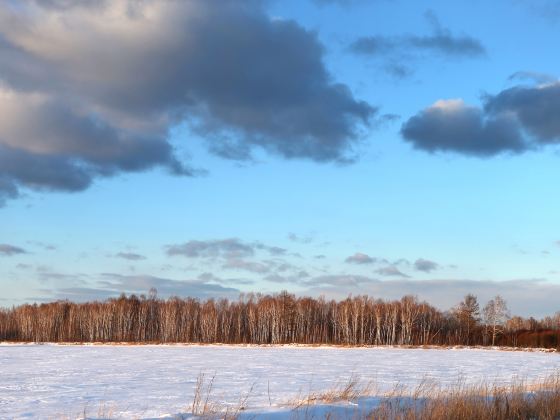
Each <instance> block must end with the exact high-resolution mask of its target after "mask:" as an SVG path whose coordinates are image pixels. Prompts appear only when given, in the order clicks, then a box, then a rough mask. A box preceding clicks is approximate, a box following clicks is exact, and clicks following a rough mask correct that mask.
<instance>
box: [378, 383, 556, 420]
mask: <svg viewBox="0 0 560 420" xmlns="http://www.w3.org/2000/svg"><path fill="white" fill-rule="evenodd" d="M368 418H371V419H395V420H432V419H433V420H444V419H445V420H447V419H456V420H486V419H488V420H517V419H518V420H525V419H542V420H549V419H550V420H553V419H559V418H560V377H558V376H555V377H551V378H549V379H547V380H546V381H544V382H542V383H539V384H525V383H523V382H516V383H514V384H512V385H509V386H507V387H503V386H489V385H480V386H476V387H459V388H456V389H451V390H449V389H447V390H441V389H438V390H435V389H431V390H428V391H427V392H423V391H422V390H421V391H420V392H418V393H417V394H416V395H413V396H412V397H411V398H410V399H406V398H405V399H401V400H400V401H399V400H398V399H394V398H393V399H388V400H384V401H382V402H381V404H380V405H379V406H378V407H377V408H376V409H374V410H373V411H372V412H371V413H369V414H368Z"/></svg>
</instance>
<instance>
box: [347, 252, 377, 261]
mask: <svg viewBox="0 0 560 420" xmlns="http://www.w3.org/2000/svg"><path fill="white" fill-rule="evenodd" d="M377 261H378V260H377V258H374V257H370V256H369V255H367V254H363V253H361V252H356V253H355V254H354V255H351V256H349V257H348V258H346V260H345V262H347V263H349V264H374V263H376V262H377Z"/></svg>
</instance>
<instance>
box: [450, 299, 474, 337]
mask: <svg viewBox="0 0 560 420" xmlns="http://www.w3.org/2000/svg"><path fill="white" fill-rule="evenodd" d="M454 312H455V316H456V317H457V319H458V321H459V326H460V329H461V330H460V331H459V335H460V339H462V340H464V341H465V342H466V344H467V345H470V344H471V342H472V335H473V332H474V331H475V329H476V327H477V326H478V322H479V321H480V306H479V304H478V300H477V298H476V296H475V295H472V294H470V293H469V294H468V295H466V296H465V298H464V299H463V301H462V302H460V303H459V305H457V307H456V308H455V310H454Z"/></svg>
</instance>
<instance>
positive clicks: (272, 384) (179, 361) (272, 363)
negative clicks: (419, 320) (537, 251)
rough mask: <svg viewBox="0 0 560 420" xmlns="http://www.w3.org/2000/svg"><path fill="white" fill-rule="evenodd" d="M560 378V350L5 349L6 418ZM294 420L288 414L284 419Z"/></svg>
mask: <svg viewBox="0 0 560 420" xmlns="http://www.w3.org/2000/svg"><path fill="white" fill-rule="evenodd" d="M558 372H560V354H558V353H538V352H534V353H533V352H506V351H497V350H472V349H463V350H436V349H433V350H425V349H398V348H332V347H316V348H313V347H295V346H285V347H240V346H239V347H236V346H180V345H178V346H151V345H146V346H96V345H91V346H57V345H12V344H10V345H0V375H1V376H0V418H1V419H13V418H33V419H37V418H41V419H43V418H53V419H54V418H68V419H75V418H80V417H83V416H84V412H85V413H86V415H87V417H91V418H95V417H104V418H127V419H128V418H141V419H146V418H152V419H153V418H161V417H165V416H168V417H172V416H174V415H177V414H179V413H188V412H189V411H190V407H191V404H192V400H193V394H194V388H195V384H196V380H197V377H199V375H200V374H201V373H203V374H205V377H206V379H209V378H211V377H213V376H215V379H214V383H213V389H212V393H211V400H212V402H214V403H217V404H219V405H220V406H222V407H226V406H231V407H237V406H239V404H240V400H243V399H244V398H245V397H247V396H248V400H247V406H248V412H250V413H252V414H251V416H252V415H253V414H254V413H261V414H262V413H266V417H267V418H272V417H287V416H285V414H286V410H284V411H283V410H282V406H283V405H284V406H285V404H286V403H288V402H293V401H294V400H296V399H298V397H299V398H303V397H305V396H307V395H308V394H310V393H313V392H319V391H321V390H328V389H331V388H334V387H337V386H340V385H341V384H344V383H345V382H347V381H348V380H349V378H350V377H352V376H354V377H358V378H359V379H360V380H362V381H364V382H367V381H370V380H371V381H373V382H374V383H375V384H376V389H378V391H379V393H380V394H382V393H383V392H387V391H391V390H393V389H394V387H395V386H396V385H398V384H400V385H403V386H410V387H414V386H415V385H416V384H418V383H419V382H421V381H422V380H426V379H428V380H433V381H435V382H437V383H440V384H442V385H443V386H453V385H456V384H457V383H458V382H460V381H463V382H466V383H472V384H477V383H481V382H483V381H487V382H491V383H493V384H505V383H508V382H510V381H511V380H512V377H513V378H524V379H526V380H528V381H533V380H535V381H536V380H538V379H539V378H544V377H546V376H549V375H551V374H554V373H558ZM288 417H289V416H288Z"/></svg>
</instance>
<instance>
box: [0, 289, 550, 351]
mask: <svg viewBox="0 0 560 420" xmlns="http://www.w3.org/2000/svg"><path fill="white" fill-rule="evenodd" d="M0 341H17V342H139V343H227V344H283V343H301V344H337V345H488V346H491V345H506V346H523V347H556V348H560V313H557V314H556V315H554V316H551V317H546V318H544V319H542V320H535V319H533V318H528V319H526V318H521V317H510V316H509V311H508V309H507V304H506V302H505V300H504V299H502V298H501V297H500V296H496V297H495V298H494V299H492V300H490V301H489V302H488V303H487V304H486V305H485V306H484V307H483V308H482V309H480V305H479V303H478V301H477V298H476V297H475V296H473V295H467V296H465V298H464V300H463V301H461V302H460V303H459V304H458V305H456V306H455V307H454V308H453V309H451V310H449V311H441V310H439V309H436V308H435V307H434V306H432V305H430V304H428V303H427V302H422V301H419V300H418V299H417V298H416V297H413V296H405V297H403V298H402V299H400V300H393V301H389V300H381V299H374V298H372V297H369V296H356V297H348V298H347V299H344V300H339V301H336V300H327V299H325V298H324V297H320V298H310V297H296V296H295V295H293V294H290V293H287V292H281V293H279V294H274V295H263V294H242V295H241V296H240V297H239V299H237V300H228V299H208V300H199V299H196V298H190V297H187V298H179V297H171V298H169V299H159V298H158V297H157V292H156V291H155V290H153V289H152V290H151V291H150V293H149V294H148V296H144V295H140V296H136V295H130V296H126V295H124V294H123V295H121V296H120V297H119V298H113V299H108V300H106V301H102V302H99V301H95V302H86V303H74V302H69V301H57V302H51V303H43V304H25V305H21V306H16V307H13V308H10V309H0Z"/></svg>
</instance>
